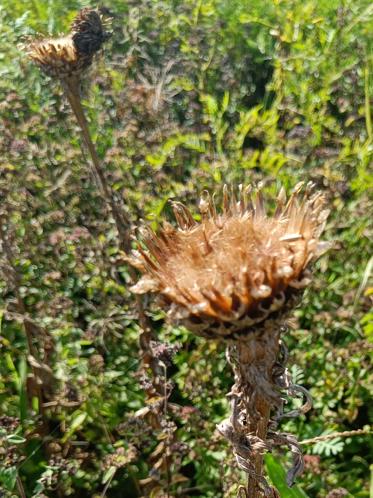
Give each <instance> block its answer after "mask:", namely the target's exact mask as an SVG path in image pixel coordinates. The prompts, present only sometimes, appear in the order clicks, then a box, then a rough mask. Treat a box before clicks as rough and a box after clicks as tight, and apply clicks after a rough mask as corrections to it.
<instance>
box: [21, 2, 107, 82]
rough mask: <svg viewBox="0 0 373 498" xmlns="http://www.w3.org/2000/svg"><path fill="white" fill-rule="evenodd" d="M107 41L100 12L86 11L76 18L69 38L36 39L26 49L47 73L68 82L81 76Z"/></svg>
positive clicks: (83, 10) (87, 9) (26, 45)
mask: <svg viewBox="0 0 373 498" xmlns="http://www.w3.org/2000/svg"><path fill="white" fill-rule="evenodd" d="M108 38H109V34H108V33H107V32H106V31H104V28H103V24H102V19H101V16H100V14H99V12H98V11H97V10H94V9H89V8H85V9H82V10H81V11H80V12H79V14H78V15H77V16H76V18H75V19H74V21H73V23H72V26H71V33H70V34H69V35H68V36H64V37H61V38H45V39H39V40H33V41H31V42H30V43H27V44H25V45H24V47H23V48H24V50H25V51H26V53H27V54H28V55H29V57H30V58H31V59H32V60H33V61H34V62H35V63H36V64H37V65H38V66H40V67H41V69H42V70H43V71H44V72H45V73H46V74H48V75H49V76H52V77H53V78H59V79H67V78H70V77H72V76H80V75H81V73H82V72H83V71H84V70H85V69H87V68H88V67H89V66H90V65H91V64H92V61H93V56H94V54H95V53H96V52H97V51H98V50H100V48H101V46H102V44H103V43H104V42H105V41H106V40H107V39H108Z"/></svg>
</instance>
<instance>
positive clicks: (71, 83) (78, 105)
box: [62, 76, 153, 368]
mask: <svg viewBox="0 0 373 498" xmlns="http://www.w3.org/2000/svg"><path fill="white" fill-rule="evenodd" d="M62 83H63V87H64V90H65V93H66V96H67V99H68V101H69V104H70V106H71V109H72V111H73V112H74V115H75V117H76V120H77V122H78V124H79V127H80V129H81V132H82V137H83V141H84V143H85V145H86V147H87V149H88V151H89V154H90V156H91V159H92V172H93V176H94V177H95V178H96V181H97V182H98V185H99V188H100V190H101V192H102V195H103V198H104V201H105V202H106V204H107V205H108V207H109V209H110V211H111V213H112V215H113V218H114V221H115V225H116V228H117V231H118V238H119V246H120V249H121V250H122V251H123V252H125V253H128V252H129V250H130V249H131V239H130V230H131V225H130V221H129V220H128V218H127V217H126V216H125V213H124V207H123V205H122V203H121V202H118V200H117V199H116V198H115V195H114V193H113V191H112V189H111V188H110V186H109V185H108V182H107V180H106V176H105V173H104V169H103V167H102V165H101V161H100V158H99V157H98V154H97V150H96V147H95V145H94V143H93V141H92V139H91V134H90V131H89V126H88V122H87V119H86V117H85V113H84V109H83V106H82V102H81V98H80V80H79V78H78V77H74V76H71V77H69V78H66V79H64V80H63V81H62ZM129 272H130V277H131V279H132V280H133V281H135V280H136V272H135V271H134V269H133V268H132V267H130V268H129ZM136 306H137V310H138V314H139V322H140V326H141V328H142V330H143V334H142V337H141V338H140V347H141V349H142V351H143V357H144V361H145V363H146V365H147V366H150V368H152V365H151V361H150V360H149V361H148V360H147V358H148V356H149V351H150V345H149V343H150V341H151V340H152V338H153V337H152V333H151V328H150V326H149V321H148V320H147V317H146V315H145V310H144V304H143V300H142V298H141V296H139V295H136Z"/></svg>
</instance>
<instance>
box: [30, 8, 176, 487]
mask: <svg viewBox="0 0 373 498" xmlns="http://www.w3.org/2000/svg"><path fill="white" fill-rule="evenodd" d="M108 38H109V33H108V32H107V31H106V30H105V25H104V23H103V18H102V16H101V14H100V11H99V10H96V9H91V8H84V9H82V10H81V11H80V12H79V14H78V15H77V17H76V18H75V19H74V21H73V23H72V25H71V30H70V33H69V34H68V35H66V36H63V37H59V38H42V39H36V40H32V41H30V42H29V43H28V44H27V46H25V51H26V52H27V54H28V56H29V57H30V58H31V59H32V60H33V61H34V62H35V63H36V64H37V65H38V66H39V67H40V68H41V69H42V70H43V72H45V73H46V74H47V75H49V76H50V77H52V79H55V80H58V81H59V82H60V83H61V85H62V87H63V90H64V93H65V95H66V97H67V100H68V102H69V104H70V106H71V109H72V111H73V113H74V115H75V117H76V120H77V122H78V124H79V127H80V129H81V133H82V137H83V141H84V144H85V145H86V147H87V149H88V151H89V154H90V157H91V160H92V163H91V169H92V174H93V177H94V178H95V180H96V182H97V183H98V186H99V188H100V190H101V194H102V196H103V199H104V201H105V203H106V204H107V206H108V208H109V210H110V212H111V214H112V216H113V219H114V221H115V224H116V228H117V232H118V240H119V248H120V250H121V251H122V252H123V253H124V254H127V253H128V252H129V251H130V249H131V238H130V234H131V230H132V227H131V221H130V219H129V218H128V217H127V215H126V209H125V208H124V205H123V202H122V200H121V199H120V198H119V197H118V196H116V195H115V193H114V192H113V190H112V188H111V186H110V185H109V183H108V181H107V179H106V175H105V169H104V167H103V165H102V163H101V161H100V158H99V156H98V153H97V150H96V146H95V144H94V143H93V140H92V138H91V134H90V130H89V126H88V122H87V119H86V116H85V113H84V108H83V105H82V99H81V87H82V83H83V76H84V75H85V73H86V70H87V69H88V68H89V67H90V66H91V65H92V63H93V61H94V56H95V54H96V53H97V52H98V51H99V50H100V49H101V47H102V45H103V43H104V42H105V41H106V40H107V39H108ZM129 270H130V276H131V278H132V280H134V281H135V280H136V278H137V275H136V272H135V270H134V269H133V268H132V267H130V268H129ZM136 306H137V311H138V316H139V323H140V326H141V329H142V331H141V334H140V338H139V343H140V349H141V358H142V365H141V368H140V371H139V377H140V382H141V384H142V387H143V388H144V390H145V392H146V395H147V399H148V404H149V407H150V408H147V409H146V410H142V411H140V412H141V416H144V417H146V418H147V420H148V422H149V423H150V425H151V426H152V428H153V430H156V431H159V432H162V433H164V434H166V440H167V444H168V446H169V447H170V446H171V445H172V444H173V443H175V437H176V425H175V424H174V423H173V422H172V421H171V420H166V419H167V399H168V397H169V396H170V394H171V391H172V385H171V383H170V382H169V381H168V380H167V375H166V374H165V370H166V367H165V364H164V362H163V361H162V354H160V353H159V349H162V348H166V349H167V346H166V345H160V343H159V342H157V341H156V340H155V336H154V333H153V331H152V329H151V325H150V323H149V320H148V319H147V316H146V313H145V310H144V305H143V301H142V298H141V296H139V295H137V296H136ZM149 372H150V373H151V379H150V380H149ZM154 399H157V400H158V402H157V403H154ZM139 416H140V415H139ZM150 465H151V466H152V467H153V469H155V468H156V470H157V471H159V470H160V469H162V470H163V471H164V473H165V475H166V482H167V487H169V485H170V483H171V481H170V465H171V462H170V451H169V449H166V450H165V451H164V452H160V451H158V452H157V458H155V459H154V458H153V460H152V461H150ZM145 481H146V482H144V486H143V487H144V489H145V490H146V492H147V493H148V492H149V493H150V491H151V489H152V487H154V486H153V485H154V484H156V483H157V480H156V479H153V478H149V479H146V480H145Z"/></svg>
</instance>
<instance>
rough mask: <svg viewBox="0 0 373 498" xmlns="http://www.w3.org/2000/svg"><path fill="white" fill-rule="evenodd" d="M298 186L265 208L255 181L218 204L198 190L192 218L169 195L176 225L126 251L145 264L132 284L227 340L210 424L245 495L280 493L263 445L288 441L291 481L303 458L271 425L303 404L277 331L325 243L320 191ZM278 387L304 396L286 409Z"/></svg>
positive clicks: (146, 235) (197, 328)
mask: <svg viewBox="0 0 373 498" xmlns="http://www.w3.org/2000/svg"><path fill="white" fill-rule="evenodd" d="M303 187H304V185H303V183H301V184H298V185H297V186H296V187H295V189H294V191H293V193H292V195H291V196H290V198H289V199H287V198H286V195H285V191H284V189H281V190H280V192H279V194H278V196H277V199H276V209H275V211H274V213H273V215H271V216H270V215H268V213H267V209H266V205H265V200H264V197H263V194H262V191H261V188H260V187H258V188H254V189H252V188H251V187H247V188H243V187H242V186H240V187H239V192H238V196H236V194H235V192H234V189H228V188H227V187H226V186H225V187H224V190H223V206H222V210H221V211H218V209H217V208H216V205H215V201H214V196H212V197H211V196H210V195H209V194H208V193H206V192H204V194H203V196H202V198H201V201H200V206H199V207H200V213H201V221H200V222H196V221H195V220H194V218H193V216H192V215H191V213H190V211H189V210H188V209H187V208H186V207H185V206H183V205H182V204H180V203H177V202H174V203H173V210H174V213H175V217H176V220H177V223H178V226H177V227H176V228H175V227H173V226H171V225H170V224H169V223H164V225H163V227H162V228H161V229H160V231H159V232H158V233H157V234H156V233H154V232H153V231H152V230H150V229H148V228H143V229H142V231H141V236H140V242H139V243H138V249H137V251H134V252H133V254H132V257H131V258H130V262H131V264H132V265H134V266H135V267H136V268H138V269H139V270H140V272H141V273H142V274H143V276H142V278H141V280H140V281H139V282H138V283H137V284H136V285H135V286H134V287H133V288H132V290H133V291H134V292H136V293H145V292H156V293H158V294H159V295H160V296H161V298H162V301H163V304H164V305H165V307H166V308H167V309H168V314H169V317H170V318H171V319H172V320H174V321H175V320H176V321H178V322H181V323H183V324H184V325H186V326H187V327H188V328H189V329H190V330H192V331H194V332H196V333H197V334H199V335H203V336H204V337H207V338H215V339H219V338H220V339H225V340H227V343H228V346H227V359H228V361H229V363H230V364H231V365H232V368H233V371H234V374H235V383H234V385H233V387H232V390H231V392H230V393H229V395H228V396H229V399H230V403H231V416H230V418H229V419H227V420H225V421H223V422H222V423H221V424H219V426H218V429H219V431H220V432H221V433H222V434H223V435H224V436H225V437H226V438H227V439H228V440H229V442H230V443H231V444H232V446H233V451H234V454H235V456H236V461H237V463H238V465H239V467H240V468H241V469H242V470H244V471H245V472H246V473H247V474H248V483H247V486H246V487H245V488H241V491H242V490H244V492H245V495H246V496H247V497H248V498H257V497H260V496H266V497H277V496H278V492H277V491H276V490H275V489H274V488H271V487H270V486H269V485H268V484H267V481H266V480H265V478H264V476H263V453H264V452H265V451H267V450H270V449H272V448H273V447H274V446H282V445H286V446H288V447H289V449H290V450H291V452H292V454H293V460H294V463H293V467H292V469H291V470H290V471H289V473H288V483H289V485H291V484H292V483H293V481H294V479H295V477H296V476H297V475H298V474H299V473H300V472H301V471H302V468H303V460H302V455H301V450H300V447H299V444H298V443H297V441H296V439H295V438H294V437H293V436H291V435H289V434H281V433H278V432H277V430H276V429H277V424H278V422H279V420H280V419H281V418H283V417H292V416H296V415H298V414H299V413H301V412H303V413H304V412H305V411H306V410H308V409H309V408H310V406H311V403H310V399H309V397H308V395H307V392H306V391H305V390H304V389H303V388H301V387H300V386H295V385H293V384H292V382H291V378H290V376H289V374H288V371H287V369H286V368H285V365H284V363H285V361H286V350H285V347H284V345H283V344H282V342H281V339H280V336H281V333H282V331H283V321H284V316H285V314H286V313H287V312H288V311H289V310H290V309H291V308H292V307H294V305H295V302H296V300H297V297H299V296H300V294H301V292H302V291H303V290H304V289H305V288H306V287H307V285H308V284H309V283H310V282H311V278H310V277H311V273H310V271H309V265H310V263H311V262H312V261H313V260H315V259H316V258H317V257H318V256H320V254H322V252H324V251H325V250H326V249H327V247H328V246H327V244H326V243H323V242H320V235H321V233H322V231H323V229H324V226H325V222H326V218H327V215H328V212H327V210H325V209H324V204H325V202H324V197H323V195H322V194H321V193H318V192H314V191H313V185H312V184H307V185H306V187H305V188H304V189H303ZM302 191H303V193H302ZM284 393H286V394H287V395H288V396H299V393H300V394H301V395H304V396H306V403H305V405H304V406H303V407H302V408H301V409H299V410H293V411H290V412H288V413H285V414H284V411H283V408H284V398H283V396H284ZM241 491H240V492H241Z"/></svg>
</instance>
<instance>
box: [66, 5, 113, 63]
mask: <svg viewBox="0 0 373 498" xmlns="http://www.w3.org/2000/svg"><path fill="white" fill-rule="evenodd" d="M71 36H72V40H73V42H74V45H75V47H76V49H77V51H78V52H79V53H80V54H83V55H89V56H92V55H93V54H95V53H96V52H97V51H98V50H100V48H101V47H102V44H103V43H104V42H105V41H106V40H108V39H109V38H110V34H109V33H108V32H107V31H105V29H104V24H103V20H102V16H101V15H100V13H99V11H98V10H95V9H90V8H85V9H82V10H81V11H80V12H79V14H78V15H77V16H76V18H75V19H74V21H73V23H72V25H71Z"/></svg>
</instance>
